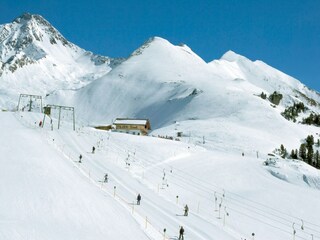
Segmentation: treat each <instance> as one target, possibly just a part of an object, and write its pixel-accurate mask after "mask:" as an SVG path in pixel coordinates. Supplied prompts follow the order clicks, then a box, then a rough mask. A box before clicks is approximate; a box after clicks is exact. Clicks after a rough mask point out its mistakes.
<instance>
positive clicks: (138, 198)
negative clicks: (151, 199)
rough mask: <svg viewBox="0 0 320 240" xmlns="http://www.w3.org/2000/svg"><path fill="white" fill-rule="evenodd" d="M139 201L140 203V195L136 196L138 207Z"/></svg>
mask: <svg viewBox="0 0 320 240" xmlns="http://www.w3.org/2000/svg"><path fill="white" fill-rule="evenodd" d="M140 201H141V195H140V193H139V194H138V196H137V205H140Z"/></svg>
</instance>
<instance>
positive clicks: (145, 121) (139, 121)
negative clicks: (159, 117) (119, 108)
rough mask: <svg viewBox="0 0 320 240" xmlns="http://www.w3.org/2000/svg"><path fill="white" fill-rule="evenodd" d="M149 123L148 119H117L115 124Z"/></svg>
mask: <svg viewBox="0 0 320 240" xmlns="http://www.w3.org/2000/svg"><path fill="white" fill-rule="evenodd" d="M148 121H149V120H148V119H134V118H117V119H116V120H115V121H114V122H113V124H115V125H117V124H126V125H146V124H147V122H148Z"/></svg>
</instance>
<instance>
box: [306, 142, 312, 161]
mask: <svg viewBox="0 0 320 240" xmlns="http://www.w3.org/2000/svg"><path fill="white" fill-rule="evenodd" d="M307 149H308V153H307V161H308V164H310V165H312V162H313V161H312V160H313V147H312V145H311V146H308V147H307Z"/></svg>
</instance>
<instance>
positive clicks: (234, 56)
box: [221, 50, 247, 62]
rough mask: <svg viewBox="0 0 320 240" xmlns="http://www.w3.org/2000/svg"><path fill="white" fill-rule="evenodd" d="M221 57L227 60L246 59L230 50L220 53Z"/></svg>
mask: <svg viewBox="0 0 320 240" xmlns="http://www.w3.org/2000/svg"><path fill="white" fill-rule="evenodd" d="M221 59H222V60H226V61H228V62H237V61H239V60H242V59H247V58H246V57H244V56H242V55H240V54H237V53H235V52H234V51H232V50H229V51H227V52H226V53H225V54H223V55H222V57H221Z"/></svg>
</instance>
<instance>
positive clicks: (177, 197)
mask: <svg viewBox="0 0 320 240" xmlns="http://www.w3.org/2000/svg"><path fill="white" fill-rule="evenodd" d="M176 199H177V204H178V202H179V196H178V195H177V196H176Z"/></svg>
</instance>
